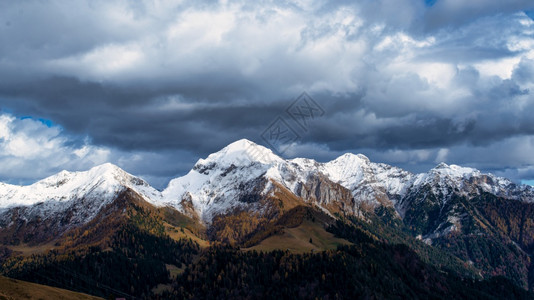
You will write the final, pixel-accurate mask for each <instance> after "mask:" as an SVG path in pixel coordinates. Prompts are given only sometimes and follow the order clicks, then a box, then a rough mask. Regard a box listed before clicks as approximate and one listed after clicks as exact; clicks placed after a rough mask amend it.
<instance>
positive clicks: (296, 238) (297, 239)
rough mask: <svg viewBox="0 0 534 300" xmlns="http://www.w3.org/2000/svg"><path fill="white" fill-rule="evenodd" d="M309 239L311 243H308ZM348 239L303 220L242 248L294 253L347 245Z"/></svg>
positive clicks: (317, 224) (318, 224) (315, 223)
mask: <svg viewBox="0 0 534 300" xmlns="http://www.w3.org/2000/svg"><path fill="white" fill-rule="evenodd" d="M310 239H311V243H310ZM349 244H351V243H350V242H349V241H347V240H344V239H340V238H337V237H335V236H334V235H333V234H332V233H330V232H328V231H326V230H325V229H324V227H323V225H322V224H320V223H318V222H312V221H310V220H305V221H303V222H302V224H301V225H299V226H297V227H294V228H285V229H284V232H283V233H282V234H278V235H274V236H271V237H268V238H266V239H265V240H263V241H261V242H260V243H259V244H258V245H256V246H253V247H250V248H245V249H243V250H245V251H247V250H257V251H272V250H286V249H287V250H289V251H291V252H295V253H302V252H310V251H323V250H329V249H335V248H336V247H337V246H338V245H349Z"/></svg>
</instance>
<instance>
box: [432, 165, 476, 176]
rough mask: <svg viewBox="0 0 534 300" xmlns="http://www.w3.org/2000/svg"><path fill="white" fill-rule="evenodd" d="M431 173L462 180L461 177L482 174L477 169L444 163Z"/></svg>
mask: <svg viewBox="0 0 534 300" xmlns="http://www.w3.org/2000/svg"><path fill="white" fill-rule="evenodd" d="M430 172H431V173H438V174H441V175H446V176H449V177H452V178H461V177H466V176H469V175H472V174H479V173H480V171H478V170H477V169H473V168H468V167H462V166H458V165H453V164H451V165H447V164H446V163H444V162H442V163H440V164H438V165H437V166H436V167H434V168H433V169H432V170H430Z"/></svg>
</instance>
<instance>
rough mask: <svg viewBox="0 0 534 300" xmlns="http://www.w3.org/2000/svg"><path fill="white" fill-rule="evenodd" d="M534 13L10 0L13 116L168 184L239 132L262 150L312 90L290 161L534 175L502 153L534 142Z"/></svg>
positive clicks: (451, 1) (8, 89) (460, 5)
mask: <svg viewBox="0 0 534 300" xmlns="http://www.w3.org/2000/svg"><path fill="white" fill-rule="evenodd" d="M533 9H534V3H533V2H532V1H528V0H510V1H506V2H503V1H497V0H477V1H458V0H438V1H411V0H401V1H394V2H392V1H385V0H378V1H360V2H346V1H289V2H288V1H284V2H282V1H272V2H261V1H260V2H254V3H250V2H245V1H218V2H217V1H206V2H199V1H181V2H173V1H169V2H168V1H150V0H147V1H135V2H122V1H120V2H119V1H117V2H115V1H86V2H80V3H76V4H70V3H65V2H63V1H57V2H56V1H51V2H49V3H48V4H43V3H42V2H38V1H26V2H21V3H15V2H13V3H8V2H6V3H2V4H0V57H2V59H0V107H2V108H5V109H9V111H11V112H12V114H13V115H15V116H18V117H20V116H26V115H29V116H32V117H35V118H45V119H50V120H53V121H54V122H55V123H56V124H60V125H61V128H62V129H61V134H59V135H57V136H58V137H59V136H68V137H86V136H87V137H89V138H90V141H91V142H90V143H91V145H92V146H90V147H94V148H95V149H97V148H98V149H107V151H110V153H109V157H108V159H109V160H114V161H115V162H119V161H121V162H122V164H123V165H128V166H129V168H131V170H141V166H145V167H150V168H148V169H149V171H145V173H146V174H145V175H146V176H152V177H154V178H156V177H157V178H158V179H154V180H155V181H158V182H163V181H164V179H163V178H166V177H165V176H167V177H168V176H170V175H171V174H175V173H180V172H182V173H183V172H185V171H186V170H187V169H188V168H189V167H190V166H191V165H192V163H194V161H195V160H196V158H198V157H203V156H206V155H207V154H208V153H210V152H212V151H216V150H218V149H219V148H221V147H223V146H224V145H226V144H227V143H230V142H232V141H234V140H237V139H239V138H243V137H245V138H249V139H252V140H255V141H256V142H259V143H261V142H262V139H261V137H260V135H261V133H262V132H263V130H265V128H266V127H267V126H268V125H269V124H270V122H271V121H272V120H273V119H274V118H276V117H277V116H279V115H283V114H284V113H285V109H286V108H287V107H288V105H290V103H291V102H292V101H293V100H294V99H295V97H296V96H298V95H299V94H300V93H301V92H302V91H307V92H308V93H309V94H310V95H312V96H313V97H314V99H316V100H317V102H318V103H319V104H320V105H321V106H322V107H323V108H324V110H325V112H326V113H325V115H324V116H323V117H321V118H320V119H317V120H315V121H314V122H312V123H311V124H310V127H309V128H308V130H307V131H306V132H301V139H300V140H299V144H297V145H296V146H295V147H293V148H292V150H291V151H288V152H287V153H286V155H288V156H311V157H316V158H319V159H321V160H326V159H330V158H333V157H334V156H336V155H338V154H339V153H343V152H347V151H358V152H363V153H365V154H368V155H369V156H370V157H371V158H373V157H375V158H376V160H379V161H384V162H390V163H399V164H404V165H406V166H407V167H409V168H411V169H412V170H416V169H417V168H420V167H415V166H424V167H427V166H431V165H432V164H435V162H436V161H439V160H446V161H447V162H449V163H462V164H468V165H472V166H475V167H481V168H486V169H487V170H494V171H498V170H501V171H503V172H504V170H507V169H510V168H528V166H529V164H532V162H530V161H528V159H525V160H523V161H521V162H518V161H517V159H518V157H522V156H520V155H519V154H517V155H518V156H514V157H515V160H514V157H512V156H506V155H505V156H500V158H499V159H494V158H493V156H495V155H496V154H495V153H496V152H495V151H505V147H504V146H503V145H510V146H513V145H516V146H517V145H522V146H525V145H526V144H528V143H527V141H529V139H530V138H531V137H532V136H533V135H534V132H533V131H534V123H533V122H534V121H532V118H531V115H532V114H533V113H534V103H533V101H532V92H531V91H532V89H533V85H534V81H533V79H532V78H533V76H532V75H533V74H534V63H533V61H534V50H533V49H534V47H533V46H534V38H533V37H534V21H533V20H532V19H531V18H530V17H529V16H528V14H530V13H525V11H527V12H529V11H532V10H533ZM15 120H16V121H13V122H15V123H17V122H19V121H17V120H18V119H15ZM22 121H25V120H22ZM27 122H30V121H27ZM47 130H58V129H57V128H56V129H54V128H51V129H47ZM47 130H44V131H43V132H48V131H47ZM43 134H44V133H43ZM49 134H51V133H49ZM76 139H77V140H80V138H76ZM81 139H82V140H83V138H81ZM512 140H513V141H515V142H514V143H512V142H510V141H512ZM61 143H62V142H59V144H61ZM65 143H66V144H65V145H69V146H68V147H70V148H69V149H70V150H69V151H75V150H76V151H78V153H83V152H84V151H85V150H80V149H81V147H82V146H80V145H81V144H78V146H76V147H75V146H70V144H69V142H65ZM521 143H523V144H521ZM525 143H526V144H525ZM65 147H67V146H65ZM77 147H78V148H80V149H78V148H77ZM75 148H76V149H75ZM492 149H493V150H492ZM6 151H7V150H6ZM65 151H67V150H65ZM469 153H479V154H480V155H477V156H470V155H469ZM484 153H485V155H483V154H484ZM73 155H75V154H73ZM466 157H469V159H464V158H466ZM503 157H506V160H505V159H504V158H503ZM120 158H122V160H121V159H120ZM25 159H30V157H29V156H28V157H27V158H25ZM21 160H22V158H21ZM75 161H76V160H75ZM146 161H151V162H154V163H152V164H147V163H146ZM494 162H498V163H494ZM65 163H66V162H65ZM168 165H172V166H173V167H172V168H166V166H168ZM155 166H158V167H160V168H162V169H165V171H164V172H158V171H157V167H155ZM13 174H15V173H13ZM522 174H528V172H526V173H525V172H523V173H522ZM518 176H523V175H517V176H516V177H517V178H520V177H518ZM524 176H527V175H524ZM529 176H530V175H529Z"/></svg>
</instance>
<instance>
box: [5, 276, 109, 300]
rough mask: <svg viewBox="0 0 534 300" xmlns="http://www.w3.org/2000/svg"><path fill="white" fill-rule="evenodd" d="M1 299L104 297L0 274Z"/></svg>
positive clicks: (90, 298) (65, 299) (45, 299)
mask: <svg viewBox="0 0 534 300" xmlns="http://www.w3.org/2000/svg"><path fill="white" fill-rule="evenodd" d="M0 299H2V300H3V299H10V300H11V299H42V300H49V299H50V300H70V299H72V300H74V299H81V300H84V299H87V300H93V299H95V300H96V299H102V298H99V297H94V296H90V295H87V294H81V293H76V292H72V291H68V290H63V289H59V288H54V287H50V286H46V285H41V284H36V283H31V282H26V281H21V280H16V279H11V278H7V277H3V276H0Z"/></svg>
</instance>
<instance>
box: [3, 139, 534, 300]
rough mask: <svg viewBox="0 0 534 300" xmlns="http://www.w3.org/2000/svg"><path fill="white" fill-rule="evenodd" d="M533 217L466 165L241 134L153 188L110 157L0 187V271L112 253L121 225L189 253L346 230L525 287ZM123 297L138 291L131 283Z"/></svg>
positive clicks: (533, 248)
mask: <svg viewBox="0 0 534 300" xmlns="http://www.w3.org/2000/svg"><path fill="white" fill-rule="evenodd" d="M533 217H534V188H532V187H531V186H527V185H517V184H515V183H513V182H512V181H510V180H508V179H505V178H502V177H497V176H494V175H492V174H484V173H482V172H480V171H478V170H476V169H472V168H467V167H461V166H456V165H447V164H445V163H441V164H439V165H437V166H436V167H435V168H433V169H431V170H429V171H428V172H426V173H421V174H413V173H410V172H408V171H405V170H403V169H401V168H397V167H394V166H390V165H387V164H382V163H374V162H371V161H370V160H369V159H368V158H367V157H365V156H364V155H362V154H357V155H356V154H351V153H347V154H344V155H342V156H340V157H338V158H336V159H334V160H332V161H329V162H326V163H321V162H317V161H315V160H312V159H307V158H295V159H283V158H281V157H279V156H277V155H275V154H274V153H273V152H272V151H271V150H269V149H267V148H265V147H262V146H260V145H257V144H255V143H253V142H251V141H249V140H245V139H243V140H239V141H236V142H234V143H232V144H230V145H228V146H226V147H225V148H223V149H221V150H220V151H218V152H216V153H213V154H211V155H209V156H208V157H207V158H205V159H199V160H198V161H197V163H196V164H195V165H194V166H193V168H192V169H191V170H190V171H189V173H187V174H186V175H184V176H182V177H178V178H175V179H172V180H171V181H170V182H169V184H168V186H167V187H166V188H165V189H164V190H161V191H160V190H157V189H155V188H153V187H151V186H150V185H149V184H148V183H147V182H146V181H144V180H143V179H141V178H139V177H136V176H133V175H131V174H128V173H127V172H125V171H124V170H122V169H120V168H119V167H117V166H115V165H112V164H109V163H108V164H104V165H100V166H97V167H94V168H92V169H90V170H89V171H85V172H68V171H62V172H60V173H58V174H56V175H53V176H50V177H48V178H45V179H43V180H41V181H38V182H36V183H34V184H32V185H28V186H17V185H10V184H4V183H0V243H1V244H2V245H3V246H1V247H0V261H3V267H2V269H1V270H2V273H4V274H6V275H10V276H13V277H17V278H21V279H29V280H32V279H33V281H37V282H41V283H47V284H50V282H49V281H44V282H43V280H42V278H41V279H39V278H33V277H32V276H30V274H29V273H28V271H27V270H26V269H27V268H29V269H28V270H31V267H24V268H21V267H20V266H21V265H26V266H28V265H31V264H32V263H34V261H32V262H29V260H28V257H29V255H42V257H50V255H51V254H50V253H51V251H52V252H53V253H54V255H55V256H54V257H55V258H54V259H57V257H56V256H57V255H59V253H63V254H64V253H71V254H70V255H73V257H74V256H75V257H78V256H79V257H86V256H87V253H88V252H87V251H89V252H90V253H93V252H94V251H96V250H95V247H96V248H99V249H115V248H113V247H114V245H115V246H116V245H118V244H117V243H118V242H117V241H118V240H121V241H122V242H124V241H123V240H124V239H125V238H124V235H125V233H124V231H121V230H124V228H129V229H128V230H129V231H127V232H128V233H129V234H130V233H131V232H132V230H134V229H132V228H133V227H128V226H130V225H131V224H135V226H136V227H135V228H137V229H135V230H138V229H140V230H141V231H142V232H145V233H148V234H149V235H152V236H155V237H159V238H161V239H163V240H162V241H164V242H162V243H164V244H165V243H175V242H176V241H178V242H180V241H183V239H184V238H186V239H187V240H188V241H190V242H191V243H193V244H194V245H193V244H185V246H184V245H182V246H184V247H185V248H184V249H189V250H188V251H191V252H192V253H197V252H199V251H200V252H201V250H200V249H201V248H202V247H207V246H208V245H211V246H212V247H213V245H229V246H230V247H238V248H239V249H241V250H240V251H252V250H273V249H280V250H287V251H293V250H294V251H295V252H302V251H304V252H305V251H307V250H313V251H318V250H329V249H330V250H332V251H333V249H335V248H336V247H343V245H354V244H357V243H356V242H357V241H360V240H361V239H359V240H358V239H356V240H355V239H354V238H351V237H353V236H354V233H352V232H351V230H354V231H357V232H360V233H362V234H365V236H366V237H369V238H370V240H372V241H376V242H380V243H385V244H390V245H397V244H405V245H407V246H408V247H409V249H411V250H413V251H415V253H417V254H418V255H419V256H420V257H421V259H422V261H423V262H424V263H427V264H429V265H431V266H432V267H435V268H437V269H440V270H442V272H449V271H450V270H453V271H454V273H455V274H459V275H458V276H460V277H466V278H474V280H482V279H490V278H494V277H495V276H502V277H503V278H506V280H509V281H510V282H511V283H512V284H513V285H516V286H519V287H521V288H523V289H525V290H533V288H534V264H532V263H531V257H532V255H533V254H534V218H533ZM342 224H345V225H342ZM346 224H349V225H350V226H349V227H350V228H352V229H347V230H346V228H345V227H344V226H346ZM333 228H335V229H333ZM344 228H345V229H344ZM135 230H134V231H135ZM120 232H122V233H120ZM135 232H138V231H135ZM121 234H122V235H121ZM136 234H138V233H136ZM118 236H122V237H123V238H122V239H119V238H118ZM135 236H136V237H137V239H139V237H138V236H137V235H135ZM168 237H170V238H171V240H172V241H167V240H165V238H168ZM308 237H309V240H308ZM314 239H315V242H314V241H313V240H314ZM121 245H122V246H120V247H119V248H121V249H124V243H123V244H121ZM130 246H131V245H130ZM131 247H137V246H131ZM199 247H200V248H199ZM88 249H91V250H88ZM136 251H139V253H144V252H143V251H142V250H136ZM184 251H185V250H184ZM185 252H187V251H185ZM72 253H78V254H72ZM80 253H83V254H80ZM187 253H189V252H187ZM76 255H78V256H76ZM185 257H189V258H190V256H187V255H186V256H185ZM189 258H187V259H186V258H184V257H181V258H179V260H180V261H183V262H187V261H188V259H189ZM45 261H46V259H45ZM22 262H24V263H22ZM41 263H42V262H40V263H39V264H41ZM169 265H170V266H172V265H175V264H170V263H166V266H167V271H168V272H170V273H172V267H171V268H170V269H169V267H168V266H169ZM15 266H17V267H15ZM34 267H35V266H34ZM444 270H446V271H444ZM182 271H183V270H182ZM154 272H156V271H154ZM176 276H177V275H176ZM455 276H456V275H455ZM41 277H43V276H41ZM44 277H46V276H44ZM176 278H177V277H176ZM58 286H60V287H67V288H69V286H65V285H61V284H60V285H58ZM151 288H154V287H151ZM73 289H77V290H79V291H82V292H85V291H84V290H83V289H82V290H80V288H77V287H74V288H73ZM110 289H112V287H110ZM151 291H152V290H151ZM88 292H91V290H88ZM108 292H109V290H108ZM128 293H130V294H136V295H145V296H146V295H148V294H147V292H146V291H138V290H136V288H135V287H132V288H130V290H129V291H128ZM128 293H126V294H128ZM130 294H128V295H130ZM99 295H100V296H104V295H103V294H99Z"/></svg>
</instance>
